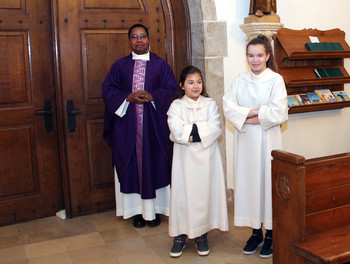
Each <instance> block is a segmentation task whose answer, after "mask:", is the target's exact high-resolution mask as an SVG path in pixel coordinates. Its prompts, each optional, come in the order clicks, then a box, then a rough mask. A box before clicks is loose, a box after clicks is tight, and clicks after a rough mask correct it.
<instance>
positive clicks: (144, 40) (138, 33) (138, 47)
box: [129, 27, 149, 55]
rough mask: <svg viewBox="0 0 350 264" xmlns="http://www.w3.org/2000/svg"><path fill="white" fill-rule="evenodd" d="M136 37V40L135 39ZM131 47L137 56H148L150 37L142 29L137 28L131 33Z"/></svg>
mask: <svg viewBox="0 0 350 264" xmlns="http://www.w3.org/2000/svg"><path fill="white" fill-rule="evenodd" d="M135 37H136V38H135ZM129 45H130V48H131V49H132V51H133V52H135V53H136V54H139V55H141V54H146V53H147V52H148V47H149V36H148V35H147V32H146V31H145V29H144V28H142V27H135V28H133V29H132V30H131V32H130V38H129Z"/></svg>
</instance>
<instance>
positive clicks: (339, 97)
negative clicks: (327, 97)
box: [333, 91, 350, 102]
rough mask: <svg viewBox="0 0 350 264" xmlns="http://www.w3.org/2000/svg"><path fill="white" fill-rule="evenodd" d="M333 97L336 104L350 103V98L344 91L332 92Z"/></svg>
mask: <svg viewBox="0 0 350 264" xmlns="http://www.w3.org/2000/svg"><path fill="white" fill-rule="evenodd" d="M333 95H334V97H335V99H336V100H337V101H338V102H343V101H350V98H349V96H348V94H347V93H346V92H345V91H336V92H333Z"/></svg>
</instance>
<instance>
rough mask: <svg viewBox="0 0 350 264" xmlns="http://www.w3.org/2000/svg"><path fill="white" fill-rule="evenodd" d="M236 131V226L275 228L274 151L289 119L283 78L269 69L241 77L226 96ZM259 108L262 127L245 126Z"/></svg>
mask: <svg viewBox="0 0 350 264" xmlns="http://www.w3.org/2000/svg"><path fill="white" fill-rule="evenodd" d="M223 105H224V114H225V117H226V119H227V121H229V122H230V123H232V124H233V125H234V127H235V131H234V210H235V212H234V224H235V225H236V226H250V227H252V228H255V229H259V228H261V224H262V223H264V227H265V228H266V229H272V193H271V151H272V150H274V149H281V148H282V139H281V130H280V124H282V123H283V122H284V121H286V120H287V118H288V107H287V93H286V89H285V84H284V81H283V78H282V76H281V75H279V74H278V73H275V72H273V71H272V70H270V69H269V68H266V69H265V70H264V71H263V72H262V73H260V74H258V75H256V74H254V73H253V72H252V71H248V72H244V73H241V74H239V75H238V76H237V77H236V78H235V79H234V80H233V83H232V85H231V87H230V89H229V90H228V91H227V92H226V94H225V95H224V97H223ZM251 109H259V114H258V118H259V121H260V124H244V123H245V121H246V118H247V116H248V113H249V111H250V110H251Z"/></svg>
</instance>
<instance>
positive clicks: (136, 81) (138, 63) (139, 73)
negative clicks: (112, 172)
mask: <svg viewBox="0 0 350 264" xmlns="http://www.w3.org/2000/svg"><path fill="white" fill-rule="evenodd" d="M146 63H147V61H143V60H135V66H134V75H133V78H132V91H133V92H137V91H138V90H143V89H144V87H145V76H146ZM135 108H136V160H137V170H138V173H139V183H140V187H141V186H142V138H143V137H142V136H143V104H135ZM140 194H141V195H142V188H140Z"/></svg>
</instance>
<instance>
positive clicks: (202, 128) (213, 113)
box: [195, 100, 221, 148]
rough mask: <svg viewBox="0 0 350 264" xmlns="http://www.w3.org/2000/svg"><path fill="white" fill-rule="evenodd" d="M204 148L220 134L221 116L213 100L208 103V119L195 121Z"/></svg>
mask: <svg viewBox="0 0 350 264" xmlns="http://www.w3.org/2000/svg"><path fill="white" fill-rule="evenodd" d="M195 123H196V125H197V127H198V134H199V137H200V138H201V142H202V144H203V147H204V148H207V147H209V146H211V145H212V144H213V143H214V142H215V141H216V140H217V139H218V137H219V136H220V135H221V128H220V125H221V117H220V114H219V111H218V106H217V105H216V103H215V101H214V100H213V101H210V102H209V105H208V120H203V121H199V122H195Z"/></svg>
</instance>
